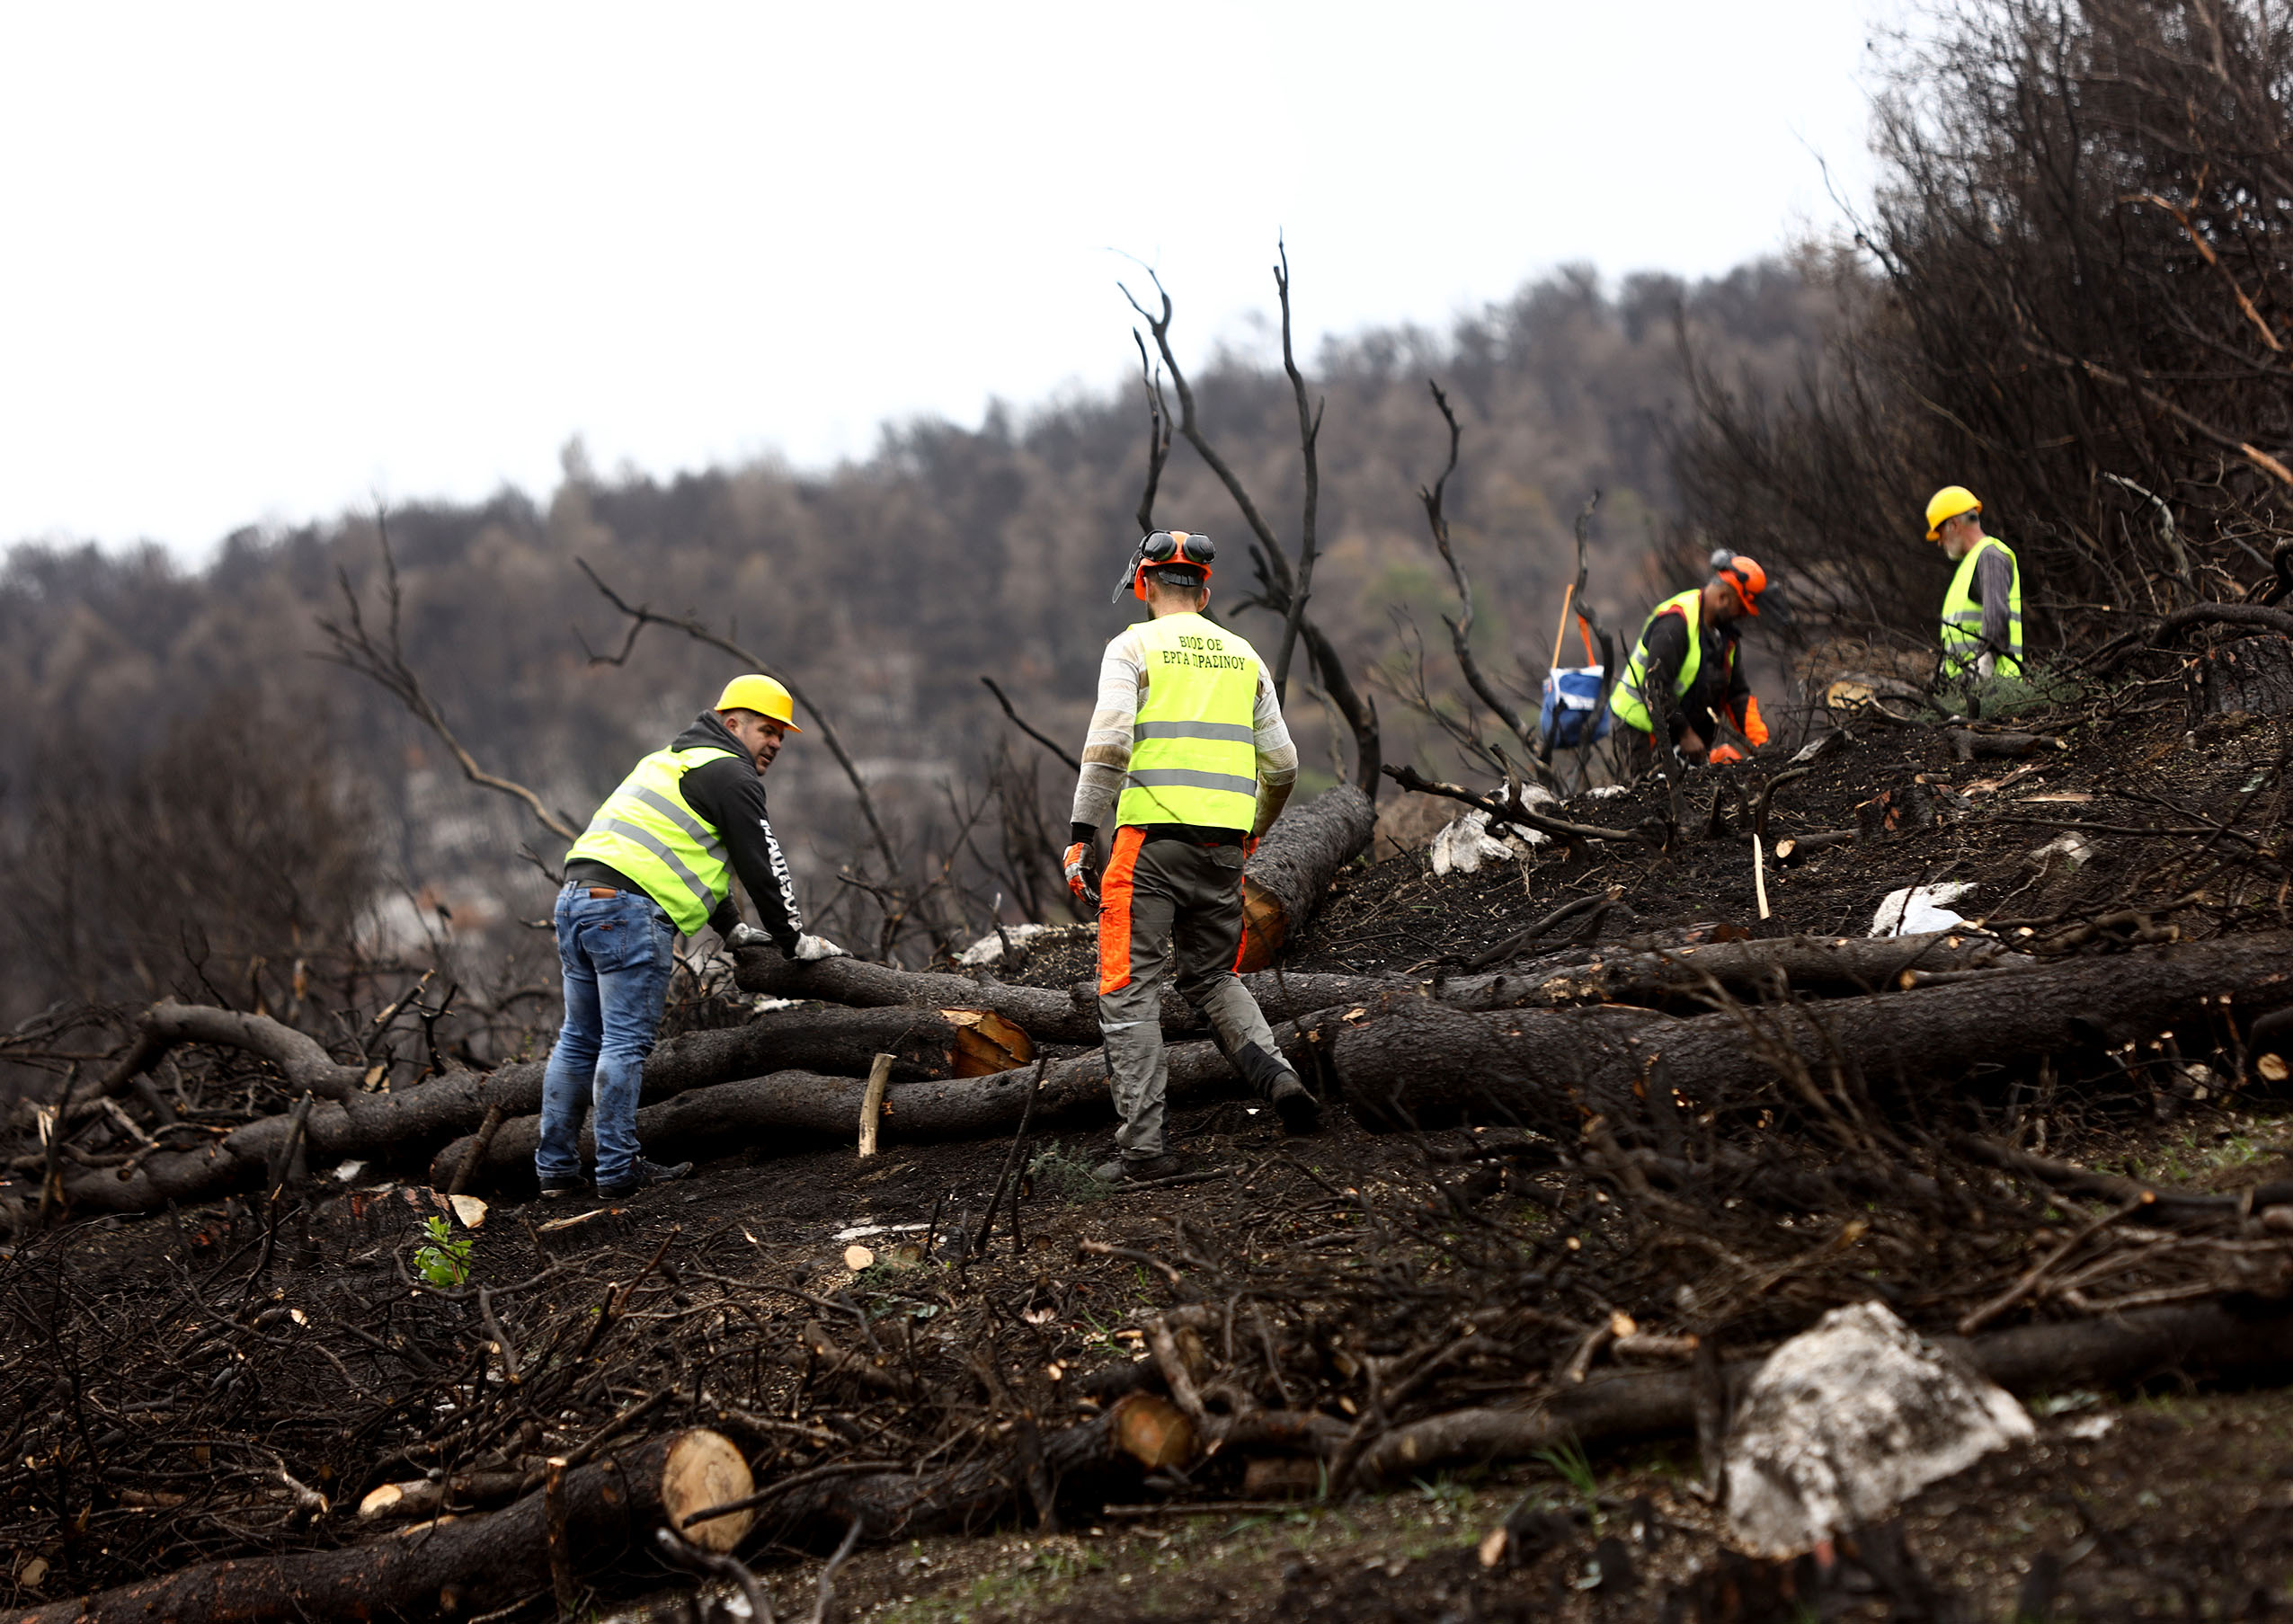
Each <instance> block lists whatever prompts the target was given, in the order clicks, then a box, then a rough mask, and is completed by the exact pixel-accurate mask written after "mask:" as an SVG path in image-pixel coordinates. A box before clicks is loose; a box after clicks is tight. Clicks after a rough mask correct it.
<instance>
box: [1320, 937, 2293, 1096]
mask: <svg viewBox="0 0 2293 1624" xmlns="http://www.w3.org/2000/svg"><path fill="white" fill-rule="evenodd" d="M2224 998H2229V999H2231V1000H2233V1001H2234V1006H2235V1010H2236V1013H2237V1015H2238V1016H2239V1017H2240V1018H2242V1019H2251V1018H2252V1017H2253V1016H2257V1015H2261V1014H2264V1013H2267V1012H2269V1011H2271V1010H2274V1009H2278V1008H2282V1007H2289V1006H2293V935H2289V934H2287V933H2284V932H2271V933H2269V934H2267V935H2257V936H2238V937H2232V938H2226V939H2222V940H2218V941H2212V942H2203V943H2198V944H2195V945H2187V946H2178V947H2170V948H2165V949H2162V950H2137V952H2134V953H2130V954H2123V955H2118V956H2112V957H2108V958H2093V959H2079V960H2075V961H2072V962H2070V963H2060V964H2054V965H2049V966H2046V967H2043V968H2039V969H2031V970H2025V971H2022V972H2019V973H2016V974H2013V975H2001V976H1997V977H1975V978H1972V979H1969V980H1967V981H1958V982H1953V983H1951V984H1949V985H1944V986H1932V987H1920V988H1915V989H1912V990H1910V991H1907V992H1888V993H1881V994H1878V995H1875V996H1865V997H1859V998H1833V999H1827V1000H1824V1001H1821V1002H1815V1003H1799V1004H1789V1005H1778V1006H1773V1007H1765V1008H1755V1009H1736V1010H1727V1011H1722V1012H1721V1013H1720V1014H1716V1015H1707V1016H1696V1017H1693V1018H1685V1019H1682V1018H1674V1017H1669V1016H1662V1015H1658V1014H1654V1013H1652V1012H1649V1011H1646V1010H1631V1009H1622V1008H1616V1007H1595V1008H1592V1009H1586V1010H1582V1011H1577V1012H1573V1013H1544V1012H1540V1011H1533V1010H1525V1009H1524V1010H1517V1011H1511V1012H1502V1011H1499V1012H1488V1013H1482V1012H1473V1011H1466V1010H1461V1009H1456V1008H1452V1007H1446V1006H1444V1005H1440V1004H1435V1003H1432V1002H1430V1001H1428V1000H1426V999H1425V998H1387V999H1384V1000H1381V1001H1380V1002H1379V1003H1377V1004H1375V1005H1373V1006H1364V1007H1361V1008H1359V1009H1358V1010H1355V1011H1349V1012H1347V1013H1346V1015H1344V1016H1339V1015H1337V1014H1335V1013H1334V1012H1330V1011H1325V1012H1323V1014H1322V1015H1320V1016H1316V1017H1314V1019H1313V1021H1312V1023H1311V1026H1312V1032H1313V1038H1314V1044H1315V1046H1316V1047H1317V1048H1318V1049H1320V1051H1321V1052H1324V1053H1326V1054H1327V1055H1328V1056H1329V1060H1330V1063H1331V1064H1332V1066H1333V1067H1334V1068H1335V1069H1336V1071H1337V1074H1338V1078H1339V1079H1340V1080H1341V1082H1342V1083H1343V1086H1344V1089H1345V1096H1346V1104H1347V1105H1349V1106H1350V1107H1351V1108H1352V1110H1353V1113H1354V1116H1355V1120H1356V1121H1359V1122H1361V1123H1364V1124H1365V1125H1368V1126H1371V1127H1373V1128H1389V1129H1391V1128H1402V1129H1406V1128H1414V1127H1431V1126H1435V1125H1445V1124H1448V1123H1459V1122H1485V1123H1521V1124H1529V1125H1533V1126H1538V1127H1542V1128H1545V1129H1548V1130H1551V1131H1560V1132H1566V1133H1569V1134H1573V1133H1575V1132H1576V1131H1577V1130H1578V1127H1579V1125H1580V1124H1581V1123H1582V1121H1583V1113H1584V1111H1585V1110H1586V1109H1590V1110H1595V1111H1619V1112H1625V1113H1630V1112H1631V1111H1632V1110H1634V1109H1635V1105H1634V1100H1635V1096H1636V1094H1637V1095H1642V1096H1645V1095H1646V1094H1647V1093H1648V1092H1649V1090H1651V1089H1653V1088H1654V1087H1657V1084H1656V1083H1653V1082H1650V1081H1649V1078H1652V1077H1658V1076H1659V1075H1660V1076H1661V1077H1662V1078H1670V1079H1672V1086H1674V1087H1678V1088H1681V1089H1684V1090H1686V1091H1688V1092H1689V1093H1691V1094H1693V1095H1695V1096H1700V1097H1702V1096H1726V1095H1729V1094H1730V1093H1732V1092H1735V1091H1738V1090H1749V1089H1754V1088H1756V1087H1759V1086H1761V1085H1763V1084H1764V1083H1766V1082H1768V1081H1769V1080H1771V1079H1772V1078H1774V1077H1775V1076H1776V1068H1777V1066H1778V1064H1779V1063H1780V1062H1782V1060H1784V1058H1785V1057H1792V1058H1795V1059H1796V1061H1797V1063H1798V1064H1799V1065H1800V1066H1802V1067H1804V1068H1806V1069H1807V1070H1808V1071H1809V1073H1810V1074H1812V1075H1816V1076H1824V1075H1827V1074H1828V1073H1829V1071H1830V1070H1831V1069H1832V1068H1834V1067H1835V1066H1836V1065H1838V1064H1839V1063H1841V1062H1842V1061H1843V1060H1844V1062H1845V1063H1847V1064H1849V1065H1853V1066H1856V1067H1860V1068H1861V1069H1862V1072H1863V1073H1864V1075H1865V1076H1866V1077H1867V1078H1870V1079H1871V1081H1872V1082H1874V1083H1876V1084H1880V1085H1884V1084H1885V1083H1886V1082H1887V1081H1888V1080H1889V1078H1891V1077H1892V1076H1893V1075H1894V1074H1895V1072H1896V1071H1897V1070H1898V1069H1899V1068H1904V1067H1911V1068H1915V1069H1916V1071H1917V1072H1918V1073H1919V1074H1920V1075H1922V1076H1923V1077H1926V1078H1936V1077H1941V1076H1946V1075H1948V1074H1950V1073H1951V1072H1953V1071H1957V1070H1963V1069H1966V1068H1969V1067H1971V1066H1974V1065H1976V1064H1977V1063H1985V1064H1996V1063H1997V1062H1999V1061H2002V1060H2013V1059H2017V1058H2022V1057H2031V1056H2036V1055H2040V1054H2049V1053H2057V1052H2065V1051H2070V1050H2076V1049H2082V1048H2090V1047H2093V1046H2094V1045H2096V1044H2098V1043H2117V1042H2124V1041H2127V1040H2129V1039H2135V1038H2146V1037H2155V1035H2156V1034H2158V1033H2159V1032H2161V1031H2164V1030H2167V1029H2169V1028H2172V1027H2174V1026H2177V1025H2184V1024H2185V1023H2195V1024H2196V1029H2197V1030H2200V1031H2202V1030H2203V1029H2204V1025H2205V1023H2206V1022H2207V1021H2208V1020H2209V1018H2212V1017H2213V1016H2216V1015H2217V1014H2219V1013H2223V1011H2222V1010H2221V1009H2220V1008H2219V1006H2220V1004H2221V1002H2222V1000H2223V999H2224ZM2188 1046H2189V1039H2188V1038H2187V1036H2186V1035H2185V1038H2184V1047H2185V1048H2187V1047H2188ZM1659 1068H1661V1072H1660V1073H1659V1070H1658V1069H1659Z"/></svg>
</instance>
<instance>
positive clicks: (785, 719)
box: [716, 671, 804, 733]
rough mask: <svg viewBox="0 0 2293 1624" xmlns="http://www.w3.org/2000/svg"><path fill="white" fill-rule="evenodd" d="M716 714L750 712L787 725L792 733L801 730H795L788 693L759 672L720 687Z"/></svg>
mask: <svg viewBox="0 0 2293 1624" xmlns="http://www.w3.org/2000/svg"><path fill="white" fill-rule="evenodd" d="M716 708H717V709H718V710H720V711H754V712H755V713H756V714H758V715H760V716H769V717H771V718H772V719H773V720H774V721H775V722H778V723H783V724H784V725H786V726H787V730H788V731H789V732H792V733H801V732H804V729H803V728H801V727H798V726H797V725H796V723H795V714H796V706H795V701H794V700H792V699H790V698H789V697H788V690H787V688H782V687H781V686H780V685H779V684H778V683H777V682H775V681H774V680H773V679H771V678H769V677H767V676H764V675H762V674H761V673H760V672H757V671H751V672H750V673H749V674H748V675H747V676H745V677H735V678H733V680H732V681H730V682H728V683H726V684H725V685H724V692H723V693H722V694H720V695H718V696H717V698H716Z"/></svg>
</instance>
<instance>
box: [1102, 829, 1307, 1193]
mask: <svg viewBox="0 0 2293 1624" xmlns="http://www.w3.org/2000/svg"><path fill="white" fill-rule="evenodd" d="M1145 834H1146V831H1145V830H1142V829H1139V828H1137V827H1135V826H1126V827H1124V828H1123V829H1120V830H1116V831H1115V851H1114V855H1113V857H1112V859H1111V860H1110V861H1109V862H1108V864H1107V873H1106V875H1105V877H1104V878H1103V879H1102V880H1101V882H1100V884H1099V911H1098V1027H1099V1031H1100V1032H1101V1033H1102V1034H1105V1036H1106V1039H1107V1079H1108V1084H1109V1086H1110V1087H1111V1088H1112V1089H1113V1091H1114V1095H1115V1112H1116V1113H1117V1114H1119V1115H1120V1116H1121V1117H1122V1119H1123V1120H1122V1125H1121V1126H1120V1127H1118V1128H1117V1129H1115V1149H1117V1150H1119V1151H1120V1152H1121V1153H1122V1154H1123V1156H1124V1158H1125V1159H1143V1158H1147V1157H1152V1156H1160V1155H1161V1154H1163V1152H1164V1151H1165V1150H1167V1149H1169V1141H1168V1137H1167V1124H1166V1121H1165V1117H1166V1113H1165V1110H1164V1105H1163V1096H1164V1095H1165V1094H1166V1093H1167V1092H1168V1090H1169V1082H1170V1067H1169V1060H1168V1059H1167V1058H1166V1057H1165V1055H1164V1053H1163V1050H1162V981H1163V977H1164V976H1165V975H1166V974H1167V973H1169V970H1170V968H1171V961H1172V959H1173V958H1174V957H1175V958H1176V959H1177V961H1178V993H1179V996H1180V997H1182V998H1185V999H1186V1002H1187V1003H1189V1004H1191V1005H1193V1006H1194V1007H1195V1009H1197V1010H1198V1011H1200V1012H1201V1014H1202V1016H1203V1017H1204V1019H1205V1020H1207V1021H1208V1022H1209V1023H1210V1025H1211V1030H1212V1031H1213V1033H1214V1034H1216V1036H1217V1039H1218V1044H1219V1047H1220V1048H1221V1049H1222V1050H1223V1051H1224V1052H1225V1053H1226V1057H1227V1059H1228V1060H1231V1061H1232V1062H1233V1063H1234V1066H1235V1068H1236V1069H1238V1070H1240V1072H1241V1074H1242V1076H1243V1077H1244V1078H1246V1079H1248V1080H1249V1083H1250V1084H1251V1085H1252V1086H1253V1087H1256V1088H1257V1090H1258V1093H1259V1094H1260V1095H1261V1096H1265V1095H1267V1094H1269V1093H1270V1092H1271V1090H1272V1088H1273V1086H1274V1082H1275V1079H1276V1078H1280V1077H1282V1076H1284V1075H1286V1074H1288V1072H1289V1069H1290V1068H1289V1065H1288V1062H1286V1061H1285V1060H1283V1059H1282V1056H1281V1053H1280V1052H1279V1051H1278V1050H1276V1049H1275V1046H1274V1034H1273V1033H1272V1032H1271V1031H1270V1030H1268V1028H1267V1026H1266V1016H1263V1015H1262V1014H1260V1013H1259V1012H1258V1000H1257V999H1255V998H1251V997H1250V995H1249V989H1247V988H1245V987H1244V986H1243V985H1242V983H1241V980H1240V977H1238V976H1237V975H1236V974H1235V973H1234V964H1235V962H1236V960H1238V959H1239V958H1240V956H1241V950H1242V860H1243V855H1244V854H1243V851H1242V848H1241V847H1240V846H1204V845H1199V844H1197V843H1195V842H1194V841H1191V840H1186V839H1158V840H1149V839H1145Z"/></svg>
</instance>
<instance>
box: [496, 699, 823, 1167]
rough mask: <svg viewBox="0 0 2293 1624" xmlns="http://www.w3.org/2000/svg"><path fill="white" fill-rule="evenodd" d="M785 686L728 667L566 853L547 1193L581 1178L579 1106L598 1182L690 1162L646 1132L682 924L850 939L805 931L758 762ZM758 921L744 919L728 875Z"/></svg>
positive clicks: (766, 762) (544, 1156)
mask: <svg viewBox="0 0 2293 1624" xmlns="http://www.w3.org/2000/svg"><path fill="white" fill-rule="evenodd" d="M794 715H795V707H794V706H793V705H792V704H791V702H790V699H789V696H788V690H787V688H783V687H782V686H781V685H780V684H779V683H778V682H776V681H774V680H773V679H771V678H769V677H764V676H757V675H753V674H751V675H750V676H746V677H735V678H733V680H732V681H730V682H728V683H726V684H725V685H724V693H723V694H722V695H721V696H719V697H718V698H717V701H716V708H715V709H714V710H707V711H703V712H702V713H701V714H699V715H698V716H696V717H695V718H694V719H693V723H692V725H691V726H690V727H688V728H687V729H686V730H685V731H684V732H681V733H680V734H678V735H677V737H676V738H675V739H674V740H672V741H671V742H670V745H669V748H668V749H666V750H656V751H654V752H653V754H652V755H650V756H647V757H646V758H645V759H644V760H642V761H640V762H638V763H637V764H636V767H635V768H634V769H633V770H632V771H631V772H630V774H629V776H628V777H627V779H625V780H624V781H623V782H622V785H621V787H620V788H618V789H617V790H615V791H614V792H613V794H611V795H609V797H607V799H606V802H605V804H604V805H602V806H600V807H599V808H598V809H597V815H596V816H595V817H593V818H591V820H590V824H589V829H588V830H587V831H585V832H584V833H583V834H582V838H581V839H578V840H576V841H574V842H573V848H572V849H571V850H570V851H568V852H567V853H566V854H565V883H564V888H563V889H562V890H560V891H559V892H558V893H557V910H556V926H557V963H558V966H559V968H560V969H561V970H562V971H563V972H564V980H565V1020H564V1025H561V1026H560V1027H559V1028H558V1029H557V1042H556V1043H555V1044H554V1045H553V1046H552V1047H551V1049H550V1051H549V1067H548V1069H547V1071H546V1072H545V1073H544V1074H543V1078H542V1085H541V1142H540V1144H539V1145H538V1147H537V1148H536V1149H535V1150H534V1157H533V1163H534V1171H535V1173H536V1174H538V1176H540V1179H541V1194H542V1195H543V1197H544V1198H545V1199H547V1198H552V1197H556V1196H561V1195H567V1194H572V1193H573V1191H575V1190H578V1189H580V1188H582V1183H583V1181H582V1164H581V1145H580V1135H581V1127H582V1103H583V1101H584V1100H585V1099H586V1100H587V1101H588V1103H589V1105H590V1107H591V1119H592V1121H591V1132H592V1135H593V1137H594V1138H595V1140H596V1142H597V1194H598V1195H599V1196H600V1198H602V1199H605V1200H618V1198H620V1197H622V1196H624V1195H629V1194H635V1192H636V1191H638V1190H640V1189H642V1188H644V1186H645V1185H654V1184H661V1183H664V1182H666V1181H667V1180H670V1179H673V1178H682V1177H683V1176H685V1175H686V1174H688V1173H689V1172H691V1171H692V1167H693V1165H692V1163H690V1162H680V1163H678V1164H677V1165H676V1166H674V1167H663V1166H662V1165H661V1164H660V1163H658V1162H652V1161H647V1160H646V1159H645V1158H644V1156H643V1155H642V1154H641V1153H640V1152H639V1150H638V1147H637V1096H638V1095H639V1094H640V1093H641V1092H642V1091H643V1089H644V1061H645V1056H646V1055H647V1054H648V1053H650V1052H651V1051H652V1049H653V1035H654V1034H656V1033H657V1032H659V1031H660V1029H661V1005H662V996H663V995H664V994H665V993H666V992H667V991H668V989H669V974H670V972H671V971H672V970H673V969H675V968H676V963H677V961H676V958H675V955H674V953H673V951H672V950H673V948H674V946H675V945H676V941H677V936H678V933H679V932H680V931H681V932H682V933H683V934H685V935H686V936H698V935H699V934H700V931H701V928H702V927H703V926H707V927H711V928H713V929H714V930H715V932H716V934H717V935H718V936H720V937H722V938H723V939H724V943H725V945H727V946H728V947H740V946H744V945H748V944H750V943H751V942H756V943H761V942H767V941H769V942H771V943H773V944H775V945H778V947H779V949H780V952H781V954H782V955H783V956H784V957H787V958H792V959H827V958H836V957H839V956H841V955H842V954H843V952H844V950H843V949H842V948H840V947H839V946H837V945H835V944H834V943H832V942H828V941H824V940H822V938H821V937H819V936H806V935H805V934H804V916H803V915H802V914H801V913H799V912H798V911H797V910H796V890H795V885H793V884H792V883H790V881H789V878H788V865H787V863H786V862H785V861H783V860H782V858H781V856H780V843H779V841H778V840H776V839H773V835H772V822H771V819H770V818H769V815H768V814H767V812H766V810H765V804H764V771H765V769H766V768H769V767H770V766H771V765H772V762H773V758H775V757H776V756H778V754H779V753H780V746H781V744H782V742H783V741H784V740H785V739H786V738H787V735H788V734H790V733H793V732H802V731H803V730H802V729H800V728H798V727H797V726H796V724H795V721H794V720H793V718H794ZM735 873H737V874H739V875H740V876H741V883H742V885H744V886H745V887H747V888H748V893H749V895H750V897H751V899H752V900H754V901H755V903H756V908H757V913H758V915H759V917H760V918H762V919H763V921H764V928H763V929H761V930H759V929H757V928H755V927H752V926H750V925H747V924H744V923H742V920H741V915H740V910H739V909H738V908H737V907H736V906H735V905H734V904H733V874H735Z"/></svg>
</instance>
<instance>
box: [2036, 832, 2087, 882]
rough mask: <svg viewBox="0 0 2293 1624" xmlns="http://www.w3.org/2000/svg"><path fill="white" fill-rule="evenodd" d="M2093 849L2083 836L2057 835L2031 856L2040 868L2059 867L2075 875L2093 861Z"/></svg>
mask: <svg viewBox="0 0 2293 1624" xmlns="http://www.w3.org/2000/svg"><path fill="white" fill-rule="evenodd" d="M2093 855H2094V848H2093V845H2092V844H2091V843H2090V842H2089V841H2088V840H2087V839H2085V837H2084V836H2083V835H2078V834H2066V835H2057V836H2056V837H2055V838H2054V839H2051V840H2049V841H2048V842H2047V843H2046V844H2045V845H2043V846H2041V847H2039V848H2038V849H2037V850H2036V851H2034V852H2032V853H2031V861H2032V862H2033V863H2036V864H2037V865H2039V866H2040V868H2056V867H2060V868H2064V869H2066V870H2068V871H2069V872H2070V873H2073V874H2075V873H2076V872H2077V871H2078V870H2079V869H2081V868H2084V866H2085V865H2087V864H2088V863H2090V862H2092V861H2093Z"/></svg>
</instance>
